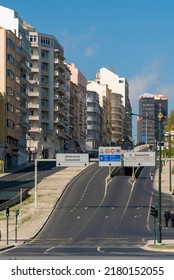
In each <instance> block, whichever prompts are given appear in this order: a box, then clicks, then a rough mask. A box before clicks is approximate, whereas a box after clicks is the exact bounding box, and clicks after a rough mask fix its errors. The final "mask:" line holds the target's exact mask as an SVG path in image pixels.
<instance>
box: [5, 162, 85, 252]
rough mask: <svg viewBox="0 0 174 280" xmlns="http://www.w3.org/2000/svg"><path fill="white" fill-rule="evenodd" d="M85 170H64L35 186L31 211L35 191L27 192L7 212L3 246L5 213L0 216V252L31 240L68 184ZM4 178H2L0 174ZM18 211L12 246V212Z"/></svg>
mask: <svg viewBox="0 0 174 280" xmlns="http://www.w3.org/2000/svg"><path fill="white" fill-rule="evenodd" d="M85 168H87V167H67V168H65V169H63V170H60V171H59V172H56V173H54V174H53V175H51V176H49V177H47V178H45V179H44V180H43V181H41V182H40V183H39V184H38V186H37V209H35V193H34V192H35V189H34V188H32V189H31V190H30V191H29V195H30V196H29V198H27V199H26V200H25V201H23V203H22V204H19V205H16V206H14V207H11V208H10V216H9V218H8V219H9V223H8V224H9V226H8V244H7V218H6V212H5V210H4V211H1V212H0V250H3V249H4V248H6V247H8V246H10V247H11V246H14V245H17V244H20V243H21V242H24V241H25V240H29V239H31V238H32V237H33V236H35V235H36V234H37V232H38V231H39V230H40V229H41V228H42V226H43V225H44V223H45V222H46V220H47V219H48V217H49V215H50V214H51V212H52V210H53V209H54V206H55V204H56V202H57V200H58V199H59V198H60V196H61V194H62V193H63V191H64V189H65V188H66V186H67V185H68V183H69V182H70V181H71V180H72V179H73V178H74V177H75V176H77V175H78V174H79V173H80V172H82V171H83V170H84V169H85ZM4 175H5V174H4ZM16 209H19V216H18V222H17V242H15V225H16V220H15V217H16V215H15V211H16Z"/></svg>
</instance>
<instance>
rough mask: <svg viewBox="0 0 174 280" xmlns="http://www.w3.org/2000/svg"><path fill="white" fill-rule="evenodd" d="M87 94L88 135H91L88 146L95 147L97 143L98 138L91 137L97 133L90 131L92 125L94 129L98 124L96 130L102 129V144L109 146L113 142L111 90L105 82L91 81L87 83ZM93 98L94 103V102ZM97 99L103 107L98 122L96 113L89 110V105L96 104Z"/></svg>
mask: <svg viewBox="0 0 174 280" xmlns="http://www.w3.org/2000/svg"><path fill="white" fill-rule="evenodd" d="M95 92H96V93H97V94H98V99H97V98H95V97H96V96H95V94H94V93H95ZM87 96H88V97H87V136H88V135H89V136H90V137H89V139H88V137H87V141H86V143H87V146H88V147H91V148H94V147H93V143H95V142H96V143H97V140H96V141H95V139H91V135H95V133H92V131H90V130H91V129H92V127H93V129H94V126H96V130H98V131H101V140H100V142H101V143H100V145H101V146H104V145H105V146H108V145H110V144H111V90H110V89H109V88H108V86H107V85H105V84H98V83H97V82H95V81H89V82H88V84H87ZM93 99H94V103H93V102H92V100H93ZM96 100H98V101H99V104H98V106H99V105H100V106H101V108H102V116H101V117H100V123H96V118H95V113H92V112H90V111H89V110H88V106H90V107H91V106H92V105H93V106H94V104H95V103H96ZM99 126H100V127H99ZM97 127H98V128H97ZM90 142H91V145H90ZM95 146H96V145H95Z"/></svg>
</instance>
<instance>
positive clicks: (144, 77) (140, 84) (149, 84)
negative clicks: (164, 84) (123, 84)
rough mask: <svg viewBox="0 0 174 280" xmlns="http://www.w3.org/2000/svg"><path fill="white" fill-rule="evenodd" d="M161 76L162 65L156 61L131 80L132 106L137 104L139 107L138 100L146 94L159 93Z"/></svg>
mask: <svg viewBox="0 0 174 280" xmlns="http://www.w3.org/2000/svg"><path fill="white" fill-rule="evenodd" d="M159 74H160V63H159V62H158V61H155V62H154V63H152V64H151V65H150V66H148V67H146V68H144V69H142V71H141V72H140V73H138V74H135V75H134V76H133V77H132V78H131V79H130V80H129V90H130V100H131V103H132V104H137V107H138V99H139V97H140V95H141V94H144V93H145V92H149V93H152V94H153V93H154V92H155V93H157V91H158V80H159V79H158V77H159Z"/></svg>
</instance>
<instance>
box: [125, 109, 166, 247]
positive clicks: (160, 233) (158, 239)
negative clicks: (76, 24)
mask: <svg viewBox="0 0 174 280" xmlns="http://www.w3.org/2000/svg"><path fill="white" fill-rule="evenodd" d="M126 114H128V115H134V116H138V117H142V118H145V119H150V120H154V121H155V119H152V118H151V117H148V116H147V114H146V116H143V115H139V114H134V113H132V112H126ZM162 118H163V114H162V113H161V111H159V113H158V131H159V179H158V225H157V228H158V235H157V243H158V244H160V243H161V240H162V231H161V171H162V166H161V119H162Z"/></svg>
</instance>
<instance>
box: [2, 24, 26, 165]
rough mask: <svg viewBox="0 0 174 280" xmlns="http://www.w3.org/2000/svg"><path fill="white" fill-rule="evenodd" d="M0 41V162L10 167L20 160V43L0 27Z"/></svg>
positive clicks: (10, 32)
mask: <svg viewBox="0 0 174 280" xmlns="http://www.w3.org/2000/svg"><path fill="white" fill-rule="evenodd" d="M0 41H1V45H0V119H1V122H0V131H1V133H0V159H1V160H3V161H4V165H5V168H10V167H13V166H17V165H18V161H19V154H18V152H19V143H20V120H21V115H20V92H21V85H20V74H21V70H20V67H19V65H20V40H19V38H18V37H17V36H16V35H15V34H14V33H13V32H12V31H10V30H6V29H3V28H0ZM16 50H18V52H16Z"/></svg>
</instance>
